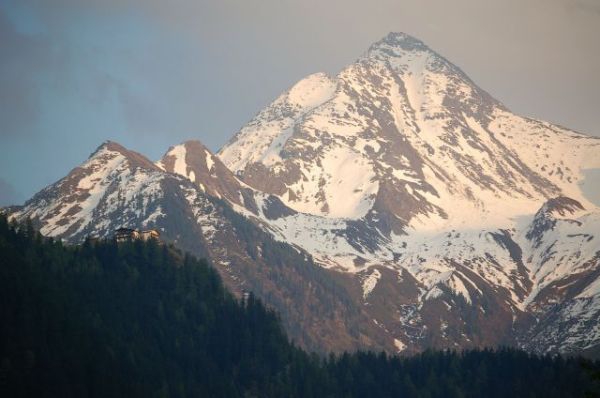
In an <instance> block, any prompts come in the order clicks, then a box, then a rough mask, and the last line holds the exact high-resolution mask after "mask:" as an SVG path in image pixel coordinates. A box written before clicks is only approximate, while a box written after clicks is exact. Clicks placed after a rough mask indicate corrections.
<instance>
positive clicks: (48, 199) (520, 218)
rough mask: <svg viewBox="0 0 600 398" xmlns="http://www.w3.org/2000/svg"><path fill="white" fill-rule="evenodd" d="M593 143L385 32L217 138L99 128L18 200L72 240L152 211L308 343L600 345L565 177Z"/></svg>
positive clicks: (143, 218)
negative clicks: (61, 169) (65, 163)
mask: <svg viewBox="0 0 600 398" xmlns="http://www.w3.org/2000/svg"><path fill="white" fill-rule="evenodd" d="M598 153H600V139H598V138H592V137H588V136H585V135H582V134H579V133H576V132H573V131H570V130H568V129H565V128H562V127H559V126H555V125H552V124H548V123H545V122H541V121H537V120H532V119H528V118H524V117H520V116H518V115H515V114H513V113H512V112H510V111H509V110H508V109H507V108H506V107H505V106H503V105H502V104H501V103H499V102H498V101H496V100H495V99H494V98H493V97H491V96H490V95H489V94H488V93H486V92H485V91H483V90H482V89H481V88H479V87H478V86H477V85H475V84H474V83H473V82H472V81H471V80H470V79H469V78H468V77H467V76H466V75H465V74H464V73H463V72H462V71H461V70H460V69H459V68H457V67H456V66H454V65H453V64H451V63H450V62H449V61H448V60H446V59H445V58H444V57H442V56H440V55H439V54H437V53H435V52H434V51H432V50H431V49H429V48H428V47H427V46H426V45H425V44H423V43H422V42H421V41H419V40H417V39H415V38H412V37H410V36H408V35H405V34H402V33H391V34H390V35H388V36H387V37H385V38H384V39H382V40H380V41H379V42H377V43H375V44H374V45H373V46H372V47H371V48H370V49H368V51H366V53H365V54H364V55H363V56H361V57H360V58H359V59H358V60H357V61H356V62H355V63H353V64H351V65H349V66H348V67H346V68H344V69H343V70H342V71H341V72H340V73H339V74H337V76H327V75H325V74H321V73H318V74H314V75H310V76H308V77H307V78H305V79H303V80H301V81H300V82H299V83H297V84H296V85H294V86H293V87H292V88H290V89H289V90H288V91H286V92H285V93H283V94H282V95H281V96H280V97H278V98H277V99H276V100H275V101H274V102H273V103H272V104H270V105H269V106H267V107H266V108H265V109H264V110H262V111H261V112H259V113H258V114H257V115H256V117H255V118H254V119H253V120H252V121H251V122H250V123H248V124H247V125H246V126H244V127H243V128H242V129H241V130H240V131H239V132H238V133H237V134H236V135H235V137H233V138H232V139H231V140H230V141H229V143H228V144H227V145H226V146H225V147H224V148H223V149H222V150H221V151H220V152H219V153H218V156H217V155H214V154H212V153H211V152H210V151H209V150H208V149H207V148H206V147H204V146H203V145H202V144H201V143H199V142H197V141H188V142H185V143H182V144H179V145H176V146H174V147H172V148H170V149H169V150H168V151H167V153H166V154H165V156H164V157H163V158H162V159H161V160H160V161H158V162H156V163H152V162H150V161H148V160H147V159H145V158H144V157H143V156H141V155H139V154H136V153H134V152H131V151H128V150H126V149H125V148H123V147H121V146H119V145H118V144H115V143H106V144H104V145H103V146H101V147H100V148H99V149H98V150H97V151H96V152H95V153H94V154H93V155H92V156H91V157H90V159H89V160H88V161H86V162H85V163H84V164H83V165H82V166H80V167H78V168H76V169H74V170H73V171H72V172H71V173H70V174H69V175H68V176H67V177H65V178H64V179H63V180H61V181H59V182H57V183H56V184H53V185H51V186H49V187H48V188H46V189H44V190H43V191H41V192H40V193H38V194H37V195H35V196H34V197H33V198H32V199H31V200H30V201H28V202H27V203H26V204H25V206H24V207H23V208H19V209H11V215H12V216H13V217H16V218H18V219H24V218H26V217H30V218H32V219H33V220H34V222H35V223H37V224H38V225H39V226H40V227H41V228H42V229H41V230H42V232H43V233H44V234H47V235H51V236H57V237H61V238H64V239H66V240H68V241H72V242H78V241H81V240H83V239H84V238H85V237H86V236H88V235H97V236H109V235H110V234H112V231H113V230H114V229H116V228H118V227H120V226H133V227H138V228H146V227H155V228H159V229H160V230H161V231H162V232H163V237H164V239H165V240H168V241H171V242H174V243H176V244H178V245H179V246H180V247H182V248H183V249H185V250H189V251H191V252H193V253H195V254H198V255H203V256H206V257H208V258H209V259H210V260H211V261H212V262H213V264H215V265H216V266H217V267H218V269H219V271H220V272H221V275H223V277H224V278H225V281H226V283H227V284H228V285H229V286H230V287H231V288H232V289H234V290H236V291H238V292H241V290H242V289H248V290H253V291H255V292H256V293H257V294H258V295H259V296H260V297H261V298H262V299H263V300H265V301H266V302H267V303H269V304H271V305H273V306H274V307H275V308H277V309H278V310H279V311H281V312H282V316H283V319H284V321H285V322H286V326H287V327H288V330H289V331H290V332H291V333H292V335H293V336H294V337H295V338H297V339H299V340H300V341H301V342H303V343H304V344H305V345H306V346H309V347H310V348H317V349H321V350H329V349H334V350H342V349H352V348H358V347H362V348H364V347H368V348H374V349H386V350H388V351H393V352H398V351H402V352H405V353H411V352H416V351H419V350H422V349H425V348H428V347H438V348H467V347H475V346H477V347H481V346H493V345H499V344H505V345H519V346H522V347H525V348H527V349H528V350H531V351H538V352H584V351H590V350H594V349H595V348H597V347H600V322H599V321H598V319H600V209H599V208H598V207H597V206H595V205H594V204H593V203H591V202H590V201H588V200H587V199H586V198H585V197H584V196H583V194H582V193H581V191H580V188H579V185H578V184H579V183H580V182H581V179H582V169H586V168H597V167H600V156H597V155H598ZM313 261H314V262H313ZM315 264H317V265H315Z"/></svg>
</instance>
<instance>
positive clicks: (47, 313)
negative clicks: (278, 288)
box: [0, 216, 599, 397]
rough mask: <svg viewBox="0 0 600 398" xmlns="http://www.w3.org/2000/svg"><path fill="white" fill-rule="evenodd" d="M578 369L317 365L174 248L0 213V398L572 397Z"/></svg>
mask: <svg viewBox="0 0 600 398" xmlns="http://www.w3.org/2000/svg"><path fill="white" fill-rule="evenodd" d="M587 365H588V367H590V366H591V367H592V368H593V367H597V366H598V364H593V363H587ZM589 372H590V371H589V370H587V369H584V368H583V367H582V363H581V361H580V360H579V359H575V358H573V359H565V358H561V357H543V356H536V355H531V354H526V353H523V352H520V351H516V350H512V349H505V350H497V351H491V350H484V351H468V352H462V353H456V352H425V353H423V354H420V355H418V356H415V357H410V358H399V357H389V356H386V355H385V354H374V353H355V354H343V355H340V356H333V355H332V356H329V357H327V358H322V357H319V356H317V355H311V354H307V353H305V352H304V351H302V350H300V349H299V348H297V347H295V346H294V345H293V344H292V343H290V342H289V340H288V339H287V337H286V336H285V334H284V332H283V330H282V328H281V326H280V323H279V320H278V318H277V316H276V314H274V313H273V312H272V311H270V310H269V309H267V308H265V307H264V306H263V305H262V304H261V303H260V302H259V301H258V300H256V299H255V298H254V297H253V296H250V297H249V298H248V299H247V300H245V301H243V302H240V301H238V300H236V299H235V298H234V297H233V296H232V295H231V294H229V293H228V292H227V291H226V290H225V289H224V287H223V285H222V284H221V281H220V279H219V277H218V275H217V273H216V272H215V271H214V270H213V269H212V268H211V267H210V266H209V265H208V264H206V262H204V261H201V260H197V259H195V258H193V257H191V256H189V255H184V254H182V253H180V252H179V251H177V250H176V249H174V248H173V247H170V246H168V245H161V244H159V243H158V242H156V241H150V242H147V243H144V242H141V241H135V242H131V243H124V244H118V245H117V244H116V243H115V242H113V241H101V242H90V241H87V242H86V243H85V244H83V245H81V246H65V245H63V244H62V243H61V242H59V241H54V240H52V239H47V238H43V237H42V236H41V235H40V234H39V233H38V232H37V231H35V230H34V229H33V227H32V226H31V225H30V224H28V225H27V224H26V225H15V224H10V223H9V222H8V221H7V219H6V217H4V216H0V396H2V397H120V396H127V397H138V396H139V397H199V396H218V397H236V396H241V397H253V396H256V397H258V396H260V397H265V396H267V397H268V396H273V397H288V396H290V397H293V396H299V397H302V396H307V397H312V396H319V397H323V396H331V397H334V396H344V397H365V396H377V397H388V396H389V397H392V396H393V397H402V396H407V397H413V396H414V397H417V396H418V397H480V396H487V397H496V396H497V397H506V396H513V397H580V396H584V394H585V393H586V392H589V393H590V394H593V393H594V391H596V392H598V391H599V390H598V386H595V385H594V384H593V381H592V380H591V377H590V374H589ZM594 389H595V390H594Z"/></svg>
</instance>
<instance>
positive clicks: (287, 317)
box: [10, 142, 392, 351]
mask: <svg viewBox="0 0 600 398" xmlns="http://www.w3.org/2000/svg"><path fill="white" fill-rule="evenodd" d="M186 147H187V150H188V153H189V154H193V155H196V157H192V158H190V162H191V163H190V165H191V166H190V169H189V172H188V171H186V175H187V176H188V178H184V177H183V176H180V175H178V174H176V173H170V172H167V171H164V170H163V169H171V168H172V167H179V164H180V162H181V160H180V159H179V158H175V159H174V161H173V162H171V163H170V159H171V157H172V156H175V154H176V153H177V151H178V150H179V151H181V148H179V149H178V147H175V148H174V149H171V150H170V151H169V152H168V153H167V155H166V156H165V158H163V160H162V161H161V162H159V163H158V165H156V164H154V163H152V162H150V161H149V160H148V159H146V158H144V157H143V156H142V155H140V154H138V153H136V152H132V151H129V150H127V149H125V148H123V147H122V146H120V145H119V144H117V143H114V142H106V143H104V144H103V145H101V146H100V147H99V148H98V149H97V150H96V151H95V152H94V153H93V154H92V155H91V156H90V158H89V159H88V160H87V161H86V162H84V163H83V164H82V165H81V166H79V167H77V168H75V169H73V171H71V172H70V173H69V174H68V175H67V176H66V177H65V178H63V179H61V180H60V181H58V182H56V183H55V184H52V185H50V186H48V187H47V188H45V189H43V190H42V191H41V192H39V193H38V194H36V195H35V196H34V197H33V198H32V199H30V200H29V201H27V202H26V203H25V205H24V206H23V207H22V208H13V209H10V217H11V218H14V219H16V220H21V221H22V220H25V219H27V218H29V219H31V220H32V222H33V223H34V225H36V226H38V227H39V228H40V231H41V232H42V233H43V234H44V235H46V236H52V237H56V238H61V239H63V240H65V241H66V242H69V243H80V242H82V241H84V240H85V238H86V237H88V236H94V237H100V238H108V237H111V236H112V235H113V234H114V231H115V230H116V229H117V228H120V227H123V226H125V227H131V228H140V229H146V228H155V229H158V230H159V231H160V232H161V239H162V240H164V241H166V242H170V243H174V244H175V245H177V246H178V247H180V248H181V249H183V250H186V251H189V252H190V253H193V254H195V255H198V256H202V257H206V258H208V259H209V260H210V261H211V263H213V264H214V265H215V267H216V268H217V270H218V271H219V273H220V274H221V276H222V277H223V280H224V282H225V284H226V285H227V286H228V287H229V288H230V289H231V290H232V291H233V292H234V293H236V294H237V295H241V293H242V292H243V291H253V292H254V293H255V294H256V295H257V296H258V297H261V298H264V299H265V300H266V301H267V302H268V303H269V305H271V306H273V307H274V308H275V309H277V311H278V312H279V313H281V314H282V321H283V323H284V325H285V326H286V328H287V330H288V331H289V333H290V336H291V337H292V338H293V339H295V340H296V341H297V342H298V343H300V344H302V345H303V346H304V347H307V348H309V349H313V350H321V351H325V350H327V349H331V350H335V351H342V350H350V349H354V348H357V347H365V348H366V347H384V346H386V345H389V346H391V345H392V341H391V338H390V337H389V336H386V335H385V333H382V332H379V331H378V330H376V329H375V326H374V325H372V324H370V323H369V322H367V319H368V318H367V317H366V316H365V315H364V314H363V311H362V308H361V306H360V305H359V304H358V303H356V302H355V301H354V300H353V299H352V298H351V297H350V296H349V295H348V294H347V293H346V292H345V291H344V288H343V286H342V285H341V284H342V283H344V278H338V277H337V275H336V276H335V277H334V276H332V275H331V272H329V271H327V270H324V269H322V268H321V267H319V266H317V265H315V264H314V263H313V261H312V258H311V257H310V255H309V254H308V253H306V252H304V251H301V250H299V249H298V248H296V247H292V246H290V245H288V244H286V243H284V242H277V241H275V240H274V239H273V238H272V236H270V235H269V234H268V233H266V232H265V231H263V230H262V229H261V228H260V227H259V226H258V219H257V218H256V217H254V218H253V219H252V220H249V219H247V218H245V217H243V216H241V215H240V214H238V213H237V212H235V211H233V210H232V208H231V206H237V208H238V211H244V212H248V214H252V213H251V212H250V211H249V210H247V208H252V206H251V205H249V204H251V203H253V202H252V201H253V200H254V199H253V197H252V195H254V194H255V192H254V191H253V190H251V189H250V188H245V187H244V186H242V184H240V183H239V182H237V179H236V178H235V177H234V176H233V175H232V174H231V173H230V172H228V171H227V170H226V169H222V168H221V167H222V166H221V164H220V161H219V160H218V159H217V158H214V159H215V163H214V165H213V167H210V166H209V165H208V164H210V163H208V164H207V162H206V160H205V159H206V158H200V160H201V161H202V163H200V162H199V161H198V158H199V155H202V154H206V157H207V158H208V159H210V158H211V157H212V156H213V155H212V154H210V153H208V152H205V148H204V147H203V146H202V145H201V144H200V143H186ZM180 153H181V152H180ZM173 165H175V166H173ZM201 165H204V167H202V166H201ZM186 167H187V166H186ZM173 170H174V171H180V169H177V168H176V169H173ZM186 170H187V169H186ZM191 173H195V177H196V178H194V181H193V182H192V181H191V179H190V177H191V176H193V175H194V174H191ZM213 173H214V174H216V176H217V178H214V174H213ZM228 178H229V179H228ZM244 192H246V193H244ZM244 195H245V196H244ZM236 201H239V202H236ZM277 201H278V200H277ZM236 203H240V204H245V205H246V206H247V207H242V206H241V205H236ZM274 203H275V202H274ZM279 203H280V202H279ZM281 206H283V205H281ZM268 208H269V207H268V206H267V207H264V208H263V209H262V210H261V211H266V210H265V209H268ZM273 209H275V207H271V211H274V210H273ZM292 297H293V300H291V299H290V298H292Z"/></svg>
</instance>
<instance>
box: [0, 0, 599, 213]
mask: <svg viewBox="0 0 600 398" xmlns="http://www.w3.org/2000/svg"><path fill="white" fill-rule="evenodd" d="M390 31H403V32H406V33H409V34H411V35H413V36H415V37H417V38H419V39H421V40H423V41H424V42H425V43H426V44H427V45H429V46H430V47H431V48H432V49H434V50H435V51H437V52H439V53H440V54H442V55H443V56H445V57H446V58H448V59H449V60H450V61H451V62H453V63H454V64H456V65H458V66H459V67H460V68H461V69H463V70H464V71H465V72H466V73H467V75H468V76H469V77H471V78H472V80H473V81H475V82H476V83H477V84H478V85H479V86H480V87H482V88H483V89H485V90H486V91H488V92H489V93H490V94H492V96H494V97H496V98H497V99H499V100H500V101H502V102H503V103H504V104H505V105H506V106H507V107H509V108H510V109H511V110H513V111H514V112H515V113H518V114H521V115H525V116H530V117H535V118H539V119H543V120H547V121H550V122H554V123H558V124H561V125H564V126H566V127H569V128H572V129H574V130H577V131H581V132H583V133H587V134H590V135H596V136H600V124H599V123H598V122H597V120H598V112H599V111H600V44H599V42H598V40H599V39H600V0H502V1H500V0H496V1H490V0H479V1H466V0H456V1H453V2H448V1H443V0H435V1H434V0H420V1H419V0H408V1H397V0H396V1H392V0H370V1H357V0H345V1H342V0H329V1H322V0H321V1H316V0H304V1H291V0H260V1H258V0H244V1H242V0H238V1H233V0H214V1H203V0H195V1H192V0H172V1H168V2H166V1H161V0H144V1H142V0H135V1H134V0H102V1H101V0H87V1H80V0H53V1H51V2H50V1H45V0H0V138H1V140H2V141H1V142H2V145H1V146H0V205H6V204H9V203H22V202H23V200H25V199H26V198H29V197H30V196H31V195H32V194H33V193H35V192H37V191H38V190H40V189H41V188H43V187H44V186H46V185H48V184H50V183H52V182H54V181H56V180H58V179H60V178H61V177H63V176H65V175H66V174H67V173H68V172H69V170H71V169H72V168H73V167H75V166H77V165H78V164H80V163H81V162H82V161H83V160H85V159H86V158H87V156H88V155H89V154H90V153H91V152H92V151H93V150H94V149H95V148H96V147H97V146H98V145H100V144H101V143H102V142H103V141H105V140H107V139H112V140H115V141H117V142H120V143H121V144H123V145H125V146H126V147H128V148H130V149H133V150H136V151H138V152H141V153H143V154H145V155H146V156H148V157H150V158H151V159H154V160H156V159H158V158H159V157H160V156H161V155H162V154H163V153H164V152H165V151H166V150H167V149H168V147H169V146H170V145H174V144H177V143H179V142H181V141H184V140H186V139H199V140H200V141H202V142H203V143H205V144H206V145H207V146H208V147H210V148H211V149H212V150H217V149H218V148H220V147H221V146H222V145H223V144H224V143H225V142H226V141H227V140H228V139H229V138H230V137H232V136H233V135H234V134H235V132H236V131H237V130H238V129H239V128H240V127H241V126H242V125H243V124H244V123H246V122H247V121H248V120H250V119H251V118H252V117H253V116H254V115H255V114H256V113H257V112H258V111H259V110H260V109H261V108H262V107H264V106H265V105H266V104H268V103H269V102H270V101H271V100H273V99H274V98H275V97H277V96H278V95H279V94H280V93H281V92H282V91H284V90H285V89H287V88H288V87H289V86H291V85H292V84H293V83H294V82H296V81H298V80H300V79H302V78H303V77H304V76H306V75H308V74H310V73H314V72H319V71H323V72H327V73H330V74H335V73H336V72H337V71H339V70H340V69H341V68H342V67H343V66H345V65H347V64H349V63H351V62H353V61H354V60H355V59H356V58H358V57H359V56H360V55H361V54H362V53H363V52H364V51H365V50H366V49H367V48H368V47H369V45H370V44H371V43H373V42H375V41H377V40H379V39H380V38H381V37H383V36H385V35H386V34H387V33H388V32H390ZM599 156H600V154H599ZM599 192H600V191H599Z"/></svg>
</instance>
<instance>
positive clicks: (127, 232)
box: [115, 228, 160, 242]
mask: <svg viewBox="0 0 600 398" xmlns="http://www.w3.org/2000/svg"><path fill="white" fill-rule="evenodd" d="M136 239H141V240H143V241H147V240H150V239H156V240H160V232H158V231H157V230H155V229H149V230H147V231H138V230H137V229H131V228H119V229H117V230H116V231H115V240H116V241H117V242H130V241H132V240H136Z"/></svg>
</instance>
